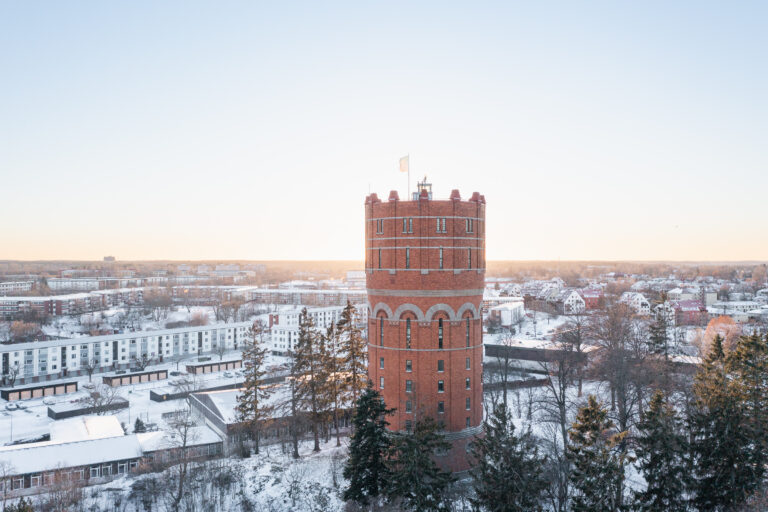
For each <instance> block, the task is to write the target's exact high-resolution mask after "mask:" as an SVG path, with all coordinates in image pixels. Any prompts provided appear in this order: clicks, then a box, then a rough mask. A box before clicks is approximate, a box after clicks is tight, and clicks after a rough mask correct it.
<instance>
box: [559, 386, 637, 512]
mask: <svg viewBox="0 0 768 512" xmlns="http://www.w3.org/2000/svg"><path fill="white" fill-rule="evenodd" d="M612 430H614V425H613V422H612V421H611V420H609V419H608V417H607V412H606V410H605V408H604V407H603V406H602V404H600V403H598V402H597V400H595V397H594V396H592V395H590V396H589V397H588V399H587V405H585V406H584V407H582V408H581V409H580V410H579V413H578V415H577V416H576V421H575V422H574V423H573V425H572V426H571V429H570V431H569V432H568V435H569V437H570V439H571V443H570V444H569V445H568V455H569V457H570V459H571V462H572V465H573V471H572V473H571V483H572V484H573V490H574V496H573V503H572V510H574V512H591V511H595V510H601V511H603V510H604V511H610V512H614V511H618V510H620V509H621V507H622V494H623V488H624V462H625V459H626V455H625V454H624V453H622V452H621V451H620V450H619V449H617V445H619V444H621V442H622V440H623V439H624V437H625V436H626V432H621V433H619V434H611V433H610V432H611V431H612Z"/></svg>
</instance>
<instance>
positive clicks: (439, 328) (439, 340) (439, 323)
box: [437, 318, 443, 349]
mask: <svg viewBox="0 0 768 512" xmlns="http://www.w3.org/2000/svg"><path fill="white" fill-rule="evenodd" d="M437 348H439V349H442V348H443V319H442V318H441V319H439V320H438V321H437Z"/></svg>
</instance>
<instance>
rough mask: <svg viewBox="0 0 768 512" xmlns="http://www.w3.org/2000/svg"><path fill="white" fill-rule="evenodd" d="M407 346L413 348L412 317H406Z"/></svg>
mask: <svg viewBox="0 0 768 512" xmlns="http://www.w3.org/2000/svg"><path fill="white" fill-rule="evenodd" d="M405 348H407V349H409V350H410V348H411V319H410V318H406V319H405Z"/></svg>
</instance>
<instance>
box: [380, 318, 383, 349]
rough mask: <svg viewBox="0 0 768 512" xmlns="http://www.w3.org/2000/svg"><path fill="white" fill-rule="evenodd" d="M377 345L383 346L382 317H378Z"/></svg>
mask: <svg viewBox="0 0 768 512" xmlns="http://www.w3.org/2000/svg"><path fill="white" fill-rule="evenodd" d="M379 346H382V347H383V346H384V318H383V317H382V318H379Z"/></svg>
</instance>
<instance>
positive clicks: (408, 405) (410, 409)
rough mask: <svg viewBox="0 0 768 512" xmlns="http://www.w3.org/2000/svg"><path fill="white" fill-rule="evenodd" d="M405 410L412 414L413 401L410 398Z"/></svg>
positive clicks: (406, 402)
mask: <svg viewBox="0 0 768 512" xmlns="http://www.w3.org/2000/svg"><path fill="white" fill-rule="evenodd" d="M405 412H406V413H407V414H410V413H412V412H413V403H412V402H411V401H410V400H406V401H405Z"/></svg>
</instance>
